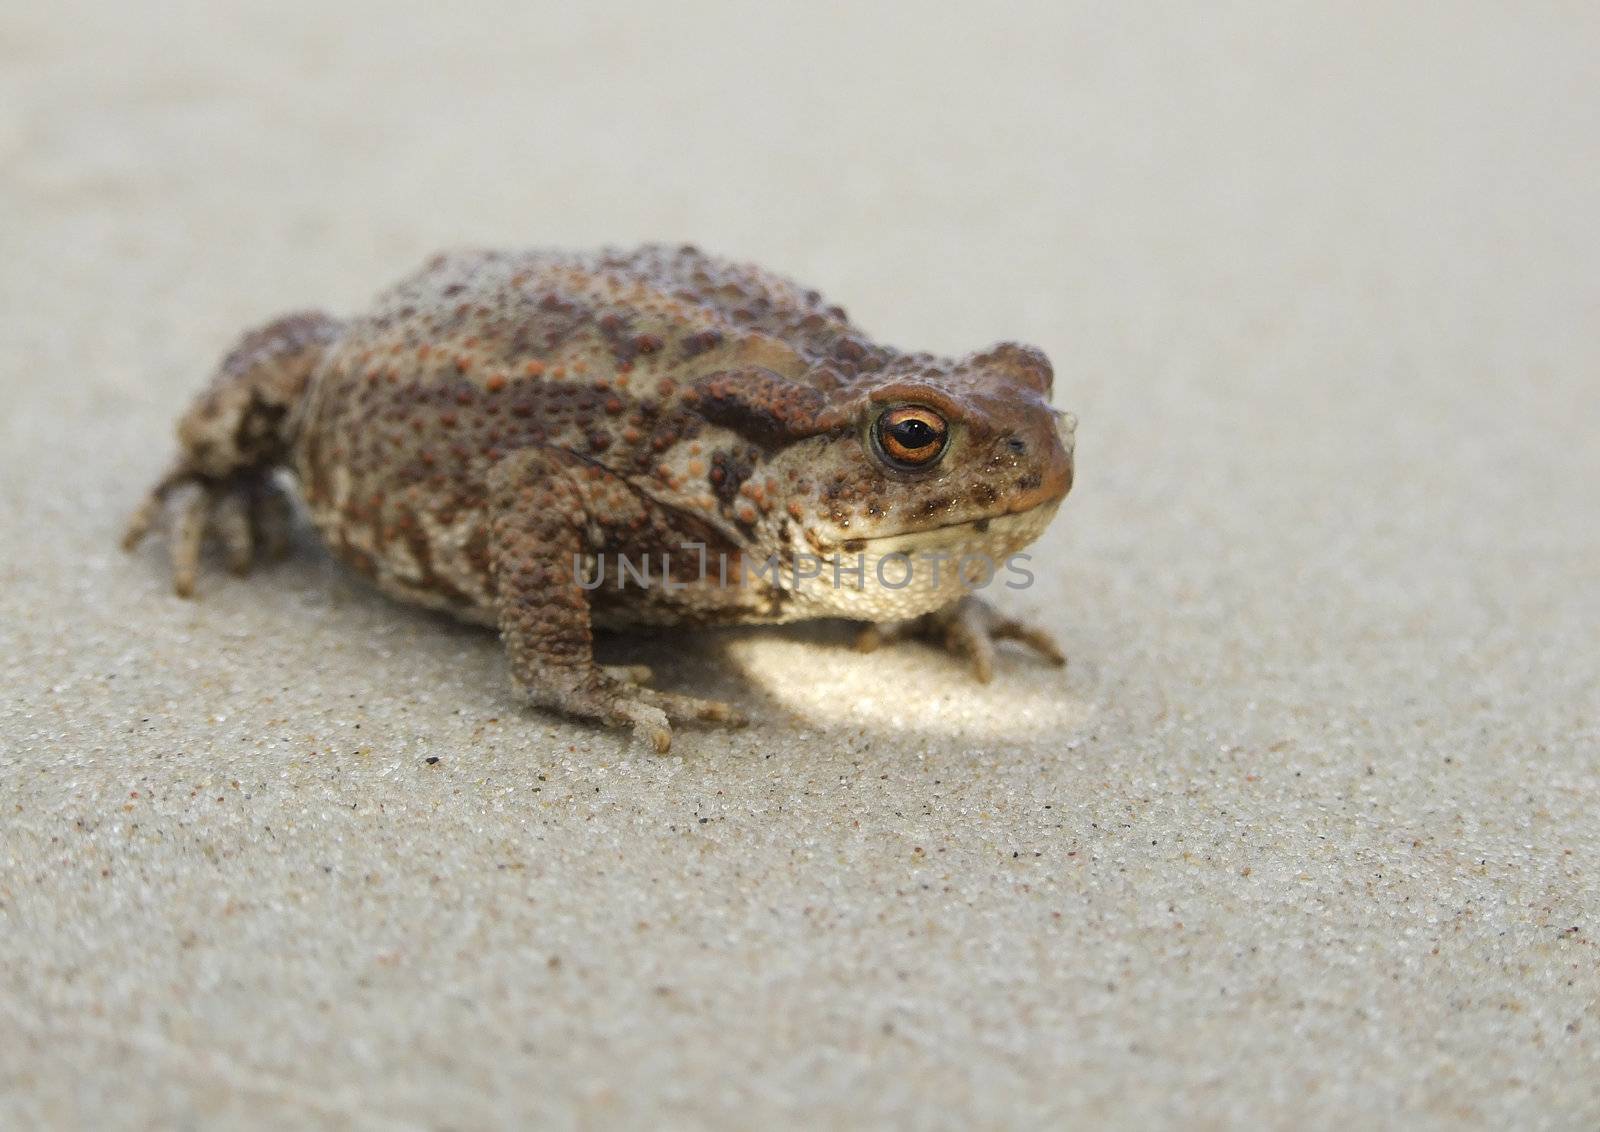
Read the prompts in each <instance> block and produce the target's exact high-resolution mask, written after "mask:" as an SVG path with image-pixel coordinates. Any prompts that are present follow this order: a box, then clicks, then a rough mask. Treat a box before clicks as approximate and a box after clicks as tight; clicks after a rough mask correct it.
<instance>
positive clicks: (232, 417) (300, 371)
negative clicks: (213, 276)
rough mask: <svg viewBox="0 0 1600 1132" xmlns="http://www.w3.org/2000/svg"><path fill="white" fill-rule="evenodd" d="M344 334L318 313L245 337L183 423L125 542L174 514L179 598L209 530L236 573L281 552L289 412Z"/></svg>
mask: <svg viewBox="0 0 1600 1132" xmlns="http://www.w3.org/2000/svg"><path fill="white" fill-rule="evenodd" d="M341 333H343V325H342V324H341V323H339V322H338V321H337V320H335V319H333V318H330V317H328V316H327V315H325V314H322V313H320V312H318V311H302V312H300V313H299V314H291V315H285V316H284V317H283V318H280V319H277V320H276V321H273V322H270V323H268V324H267V325H266V326H263V327H261V328H260V329H258V330H253V331H251V332H250V333H249V334H246V335H245V336H244V337H243V338H241V339H240V340H239V342H238V344H237V345H236V346H235V347H234V348H233V350H232V351H230V352H229V353H228V355H227V357H225V358H223V359H222V363H221V365H219V366H218V367H217V371H216V373H215V374H214V375H213V376H212V379H211V384H210V385H209V386H207V387H206V389H205V390H204V391H203V392H202V393H201V394H200V396H198V397H196V398H195V400H194V403H193V404H192V405H190V406H189V409H188V411H187V412H185V413H184V414H183V416H182V417H181V418H179V420H178V445H179V451H178V458H177V460H176V461H174V463H173V465H172V468H171V470H169V471H168V472H167V474H166V475H164V476H162V477H161V479H160V480H159V481H157V483H156V485H155V487H154V488H152V489H151V490H150V493H149V494H148V495H147V496H145V499H144V502H143V503H141V504H140V505H139V507H138V509H137V510H136V511H134V513H133V517H132V518H131V519H130V520H129V521H128V526H127V530H126V531H125V532H124V534H123V536H122V545H123V546H125V547H127V548H128V549H129V550H132V549H133V548H134V547H136V546H138V545H139V543H140V541H141V540H142V539H143V538H144V536H145V535H146V534H148V533H149V531H150V529H151V528H152V527H153V526H154V525H155V524H156V522H157V521H158V520H159V519H161V518H162V517H163V516H164V515H165V514H167V513H168V511H169V508H170V510H171V512H172V513H173V515H174V520H173V524H172V529H171V531H170V537H171V545H172V586H173V588H174V589H175V590H177V591H178V593H179V594H180V595H182V596H184V597H188V596H190V595H191V594H193V593H194V585H195V578H196V575H197V574H198V573H199V569H200V551H201V547H202V546H203V544H204V543H205V539H206V534H207V533H208V532H210V533H213V534H215V535H216V537H217V539H218V540H219V541H220V542H221V543H222V546H223V549H224V550H225V551H226V552H227V556H228V564H229V566H231V567H232V568H233V571H234V572H235V573H238V574H242V573H244V572H245V571H246V570H248V569H249V568H250V564H251V563H252V562H254V561H255V560H256V559H257V558H259V557H262V556H268V557H270V556H275V555H278V554H281V553H282V552H283V548H284V547H285V546H286V545H287V543H288V538H287V535H288V529H289V516H290V514H291V507H290V505H289V500H288V496H287V495H286V494H285V492H284V489H283V487H282V485H281V484H279V483H278V480H277V478H276V474H275V470H276V469H277V468H280V467H283V466H285V465H286V464H287V463H288V462H289V460H290V449H291V447H292V441H293V436H292V428H293V425H292V423H291V422H292V421H293V419H294V410H295V409H296V407H297V406H298V405H299V404H300V401H301V399H302V398H303V397H304V396H305V392H306V389H307V387H308V385H309V383H310V381H311V376H312V374H313V373H314V372H315V370H316V367H317V366H318V364H320V362H321V360H322V357H323V355H324V353H325V352H326V351H327V349H328V348H329V347H330V346H331V345H332V344H333V343H335V342H336V341H338V339H339V336H340V334H341Z"/></svg>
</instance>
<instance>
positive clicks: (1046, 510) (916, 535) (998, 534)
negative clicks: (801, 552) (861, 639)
mask: <svg viewBox="0 0 1600 1132" xmlns="http://www.w3.org/2000/svg"><path fill="white" fill-rule="evenodd" d="M1060 506H1061V500H1060V499H1059V498H1058V499H1051V500H1048V501H1046V502H1044V503H1039V504H1035V505H1034V506H1032V507H1030V508H1028V509H1026V510H1024V511H1013V512H1010V513H1008V514H1000V515H983V516H980V517H978V518H976V519H960V520H957V521H955V522H952V523H942V524H940V525H939V526H937V527H923V528H920V529H918V530H914V531H896V532H893V533H889V534H876V535H863V536H861V537H858V538H846V539H841V540H839V541H838V542H835V543H832V544H827V545H823V544H820V542H819V540H815V539H813V540H812V544H813V546H814V547H815V548H816V549H817V550H818V551H819V552H820V553H822V554H824V555H831V554H865V555H867V556H869V557H886V556H888V555H891V554H904V555H916V554H926V553H929V552H931V551H934V550H944V551H948V552H951V553H964V554H981V555H988V556H990V557H991V558H995V559H999V558H1003V557H1005V556H1006V555H1009V554H1015V553H1016V552H1017V551H1019V550H1021V549H1022V548H1023V547H1024V546H1027V545H1028V544H1029V543H1031V542H1033V541H1034V540H1035V539H1037V538H1038V537H1039V536H1040V535H1041V534H1043V533H1044V529H1045V528H1046V527H1048V526H1049V525H1050V520H1051V519H1053V518H1055V514H1056V511H1057V510H1058V509H1059V508H1060Z"/></svg>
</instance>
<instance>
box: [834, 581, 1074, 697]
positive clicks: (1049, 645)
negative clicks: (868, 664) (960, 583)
mask: <svg viewBox="0 0 1600 1132" xmlns="http://www.w3.org/2000/svg"><path fill="white" fill-rule="evenodd" d="M909 637H919V638H922V639H923V640H926V641H927V642H928V643H930V644H932V645H935V646H942V647H943V648H944V650H945V651H946V652H948V653H950V654H952V655H954V656H957V657H961V658H963V659H965V660H966V662H967V664H968V666H969V667H970V668H971V669H972V674H973V675H974V676H975V677H977V679H978V682H979V683H982V684H987V683H989V681H990V680H992V679H994V662H995V655H996V651H997V650H996V649H995V642H997V641H1016V642H1017V643H1018V644H1021V645H1026V646H1027V647H1028V648H1030V649H1032V650H1033V651H1034V652H1036V653H1038V654H1039V655H1040V656H1042V657H1044V659H1045V660H1046V661H1048V662H1049V663H1051V664H1054V665H1058V666H1059V665H1064V664H1066V663H1067V657H1066V654H1065V653H1063V652H1062V651H1061V646H1060V645H1058V644H1056V642H1055V638H1054V637H1052V636H1051V635H1050V634H1049V633H1046V632H1045V631H1044V630H1042V629H1036V628H1034V627H1033V626H1031V625H1027V624H1025V623H1023V622H1021V621H1016V620H1013V619H1012V618H1010V617H1004V616H1002V615H1001V614H999V613H996V612H995V610H994V607H993V606H991V605H990V604H989V603H988V602H986V601H984V600H982V599H981V598H976V597H972V596H970V595H969V596H967V597H964V598H962V599H961V600H960V601H958V602H956V603H955V604H954V605H951V606H948V607H946V608H944V609H941V610H938V611H937V612H934V613H929V614H927V615H925V616H923V617H913V618H911V619H910V620H908V621H891V622H888V623H886V624H882V625H868V626H866V627H865V628H864V629H862V630H861V632H860V634H859V635H858V636H857V637H856V648H858V649H860V650H861V651H862V652H871V651H872V650H873V649H876V648H877V647H878V646H879V645H883V644H888V643H890V642H893V641H900V640H905V639H907V638H909Z"/></svg>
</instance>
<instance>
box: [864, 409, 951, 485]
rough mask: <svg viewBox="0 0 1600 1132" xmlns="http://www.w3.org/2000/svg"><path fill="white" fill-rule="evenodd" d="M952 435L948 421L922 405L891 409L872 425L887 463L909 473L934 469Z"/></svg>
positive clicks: (880, 452) (879, 451)
mask: <svg viewBox="0 0 1600 1132" xmlns="http://www.w3.org/2000/svg"><path fill="white" fill-rule="evenodd" d="M949 435H950V428H949V426H948V425H946V424H945V421H944V418H943V417H941V416H940V415H939V414H938V413H936V412H934V411H933V410H932V409H925V408H923V407H922V406H921V405H901V406H900V407H898V408H894V409H888V410H886V411H885V412H884V413H882V414H881V415H880V416H879V417H878V420H877V422H876V423H875V424H874V425H873V426H872V436H873V439H874V440H875V441H876V442H877V448H878V454H879V455H880V456H882V457H883V459H884V462H885V463H888V464H889V465H891V466H893V467H896V468H901V469H906V470H911V469H918V468H930V467H932V466H933V464H934V463H935V461H937V460H938V459H939V455H940V453H942V452H943V451H944V445H945V441H946V440H947V439H949Z"/></svg>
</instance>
